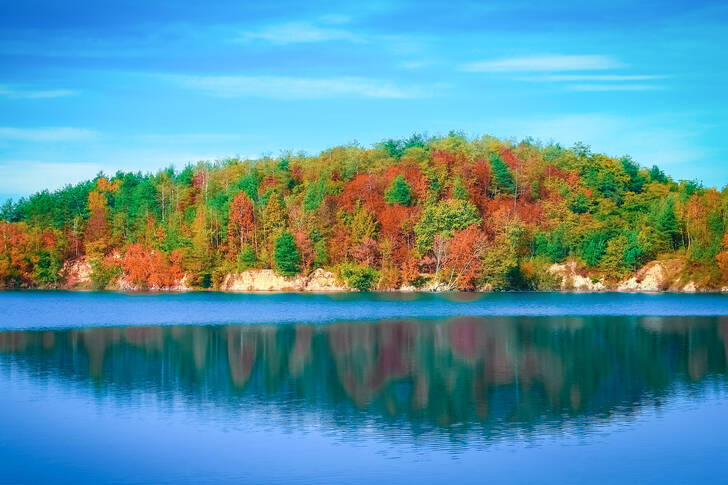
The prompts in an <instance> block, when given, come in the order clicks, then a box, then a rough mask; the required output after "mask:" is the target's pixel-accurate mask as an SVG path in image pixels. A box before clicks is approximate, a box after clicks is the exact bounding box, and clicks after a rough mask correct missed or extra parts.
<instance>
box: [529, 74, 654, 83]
mask: <svg viewBox="0 0 728 485" xmlns="http://www.w3.org/2000/svg"><path fill="white" fill-rule="evenodd" d="M667 77H668V76H663V75H641V74H635V75H630V74H551V75H545V76H527V77H520V78H517V79H518V80H519V81H546V82H577V81H587V82H590V81H654V80H657V79H665V78H667Z"/></svg>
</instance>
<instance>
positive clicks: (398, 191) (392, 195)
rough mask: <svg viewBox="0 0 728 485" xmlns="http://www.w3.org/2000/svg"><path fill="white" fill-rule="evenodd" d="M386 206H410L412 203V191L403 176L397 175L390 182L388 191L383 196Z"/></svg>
mask: <svg viewBox="0 0 728 485" xmlns="http://www.w3.org/2000/svg"><path fill="white" fill-rule="evenodd" d="M384 198H385V200H386V201H387V203H388V204H399V205H404V206H407V205H410V202H411V201H412V189H411V188H410V186H409V184H408V183H407V181H406V180H405V179H404V177H403V176H401V175H398V176H397V177H395V179H394V180H393V181H392V184H391V185H390V186H389V189H388V190H387V192H385V194H384Z"/></svg>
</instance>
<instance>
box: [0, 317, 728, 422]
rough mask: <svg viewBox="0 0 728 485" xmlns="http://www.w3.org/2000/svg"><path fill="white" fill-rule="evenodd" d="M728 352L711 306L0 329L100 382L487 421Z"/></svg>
mask: <svg viewBox="0 0 728 485" xmlns="http://www.w3.org/2000/svg"><path fill="white" fill-rule="evenodd" d="M726 353H728V320H727V319H725V318H712V317H711V318H655V317H650V318H634V317H630V318H616V317H601V318H600V317H597V318H472V317H468V318H451V319H447V320H437V321H434V320H433V321H422V320H397V321H381V322H373V323H361V322H357V323H347V322H341V323H335V324H329V325H309V324H296V325H257V326H256V325H252V326H228V327H218V326H209V327H204V326H203V327H199V326H198V327H193V326H174V327H172V326H170V327H160V326H156V327H127V328H90V329H79V330H57V331H52V330H50V331H49V330H46V331H14V332H0V361H3V362H5V363H10V364H12V365H18V366H25V368H26V369H28V370H29V371H30V372H31V373H33V374H34V375H36V376H38V378H42V376H49V375H50V376H54V375H55V376H58V377H60V378H61V379H62V380H64V381H68V382H76V383H78V382H88V383H89V384H90V385H92V386H93V387H94V389H96V391H97V392H102V393H104V392H107V393H111V394H113V395H123V394H125V393H128V392H130V391H133V390H137V389H139V390H145V391H154V392H157V393H158V394H159V395H160V397H163V396H171V395H177V396H180V395H181V396H184V397H186V398H188V399H191V400H197V401H203V402H212V403H214V404H216V405H220V406H231V407H235V406H237V405H239V404H240V403H241V402H253V403H256V402H257V403H268V404H274V405H276V406H279V407H280V408H281V409H284V408H285V410H286V411H285V412H288V413H296V412H299V411H301V410H303V409H305V410H307V411H313V412H315V413H320V414H325V415H327V416H329V417H333V418H336V417H337V415H339V414H340V413H365V415H368V416H371V417H374V418H377V419H385V420H387V419H397V420H403V421H404V422H409V423H411V424H413V425H414V424H415V423H425V424H427V423H429V424H430V425H433V426H451V425H454V424H456V423H457V424H458V425H459V426H466V427H467V426H478V427H482V428H484V429H488V428H494V427H497V426H503V425H504V423H505V424H507V425H508V426H513V425H517V426H520V427H529V426H535V425H539V424H541V423H544V422H563V421H564V420H569V419H575V418H581V417H586V418H590V417H598V418H600V419H601V418H604V417H609V416H610V415H613V414H615V413H625V412H626V413H629V412H632V411H634V410H635V409H636V408H638V407H639V406H642V405H644V404H649V403H651V402H657V401H658V400H660V399H664V398H668V399H669V397H670V395H671V393H674V392H675V390H676V389H678V388H681V387H689V388H694V389H698V390H700V389H703V388H705V387H707V386H708V383H709V382H715V381H716V380H718V381H721V382H725V381H726ZM170 391H171V392H170ZM347 423H348V425H351V422H350V421H348V422H347Z"/></svg>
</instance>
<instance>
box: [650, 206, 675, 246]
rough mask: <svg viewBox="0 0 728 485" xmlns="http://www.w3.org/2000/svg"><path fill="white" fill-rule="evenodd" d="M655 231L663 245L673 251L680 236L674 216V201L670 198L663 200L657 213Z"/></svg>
mask: <svg viewBox="0 0 728 485" xmlns="http://www.w3.org/2000/svg"><path fill="white" fill-rule="evenodd" d="M655 229H656V230H657V234H658V235H659V236H660V238H662V241H663V244H664V245H665V246H666V247H667V248H668V249H670V250H674V249H675V247H676V243H677V239H678V236H679V235H680V229H679V225H678V221H677V216H676V215H675V201H674V200H673V199H672V198H668V199H667V200H665V203H664V204H663V206H662V209H661V210H660V212H659V213H658V216H657V221H656V224H655Z"/></svg>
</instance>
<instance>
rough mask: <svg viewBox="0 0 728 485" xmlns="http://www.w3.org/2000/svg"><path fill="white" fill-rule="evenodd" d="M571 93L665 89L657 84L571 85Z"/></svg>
mask: <svg viewBox="0 0 728 485" xmlns="http://www.w3.org/2000/svg"><path fill="white" fill-rule="evenodd" d="M566 89H568V90H569V91H655V90H659V89H664V88H663V87H662V86H659V85H656V84H597V83H595V84H569V85H567V86H566Z"/></svg>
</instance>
